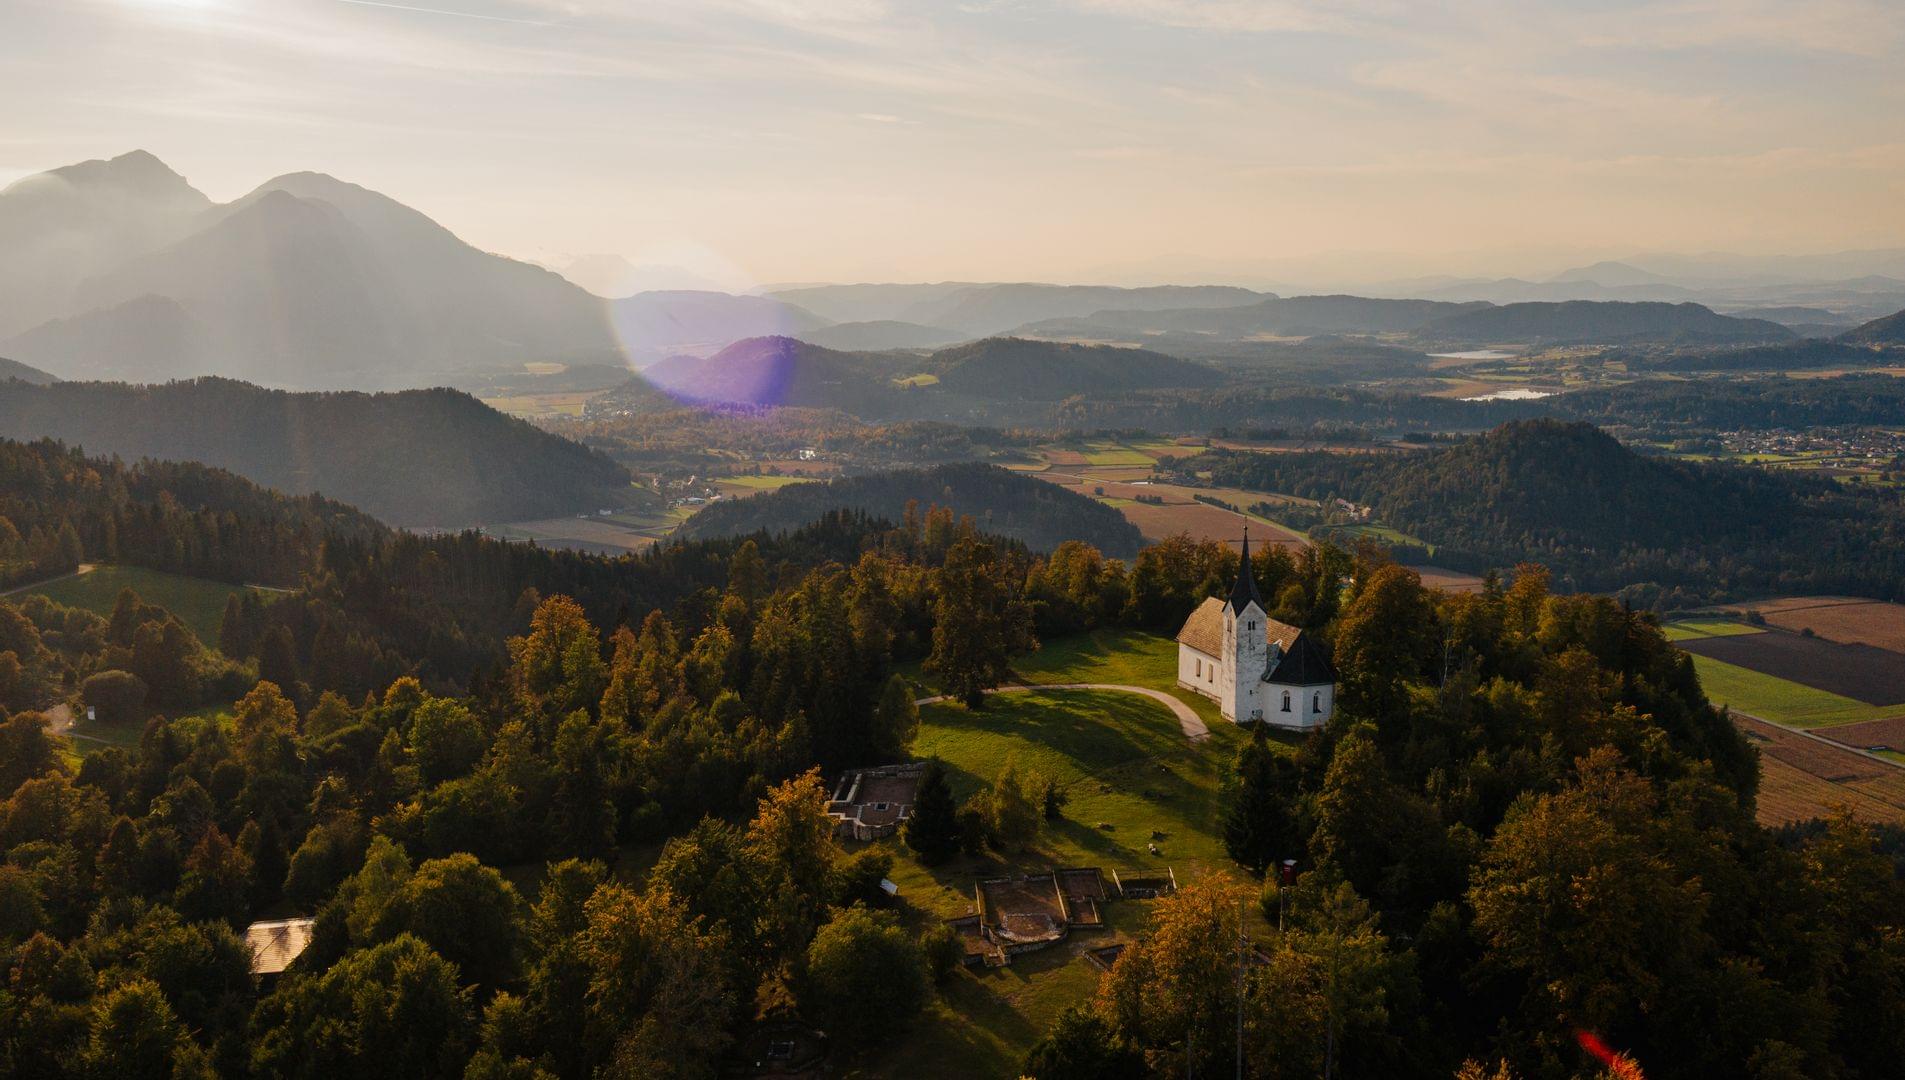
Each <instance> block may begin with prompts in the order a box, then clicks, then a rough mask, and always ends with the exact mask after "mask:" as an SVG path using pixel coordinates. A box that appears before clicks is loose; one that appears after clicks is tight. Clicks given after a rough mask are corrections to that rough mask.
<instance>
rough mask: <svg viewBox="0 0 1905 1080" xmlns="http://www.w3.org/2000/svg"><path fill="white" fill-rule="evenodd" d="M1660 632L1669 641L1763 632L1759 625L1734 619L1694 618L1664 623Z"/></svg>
mask: <svg viewBox="0 0 1905 1080" xmlns="http://www.w3.org/2000/svg"><path fill="white" fill-rule="evenodd" d="M1660 632H1661V633H1662V634H1665V635H1666V637H1667V640H1668V641H1692V640H1694V639H1696V638H1710V637H1733V636H1735V635H1739V634H1759V633H1763V632H1764V631H1762V630H1761V629H1760V628H1759V627H1757V626H1748V625H1746V624H1745V623H1743V622H1734V621H1733V620H1732V619H1716V618H1693V619H1675V620H1673V621H1672V622H1668V623H1662V624H1661V626H1660Z"/></svg>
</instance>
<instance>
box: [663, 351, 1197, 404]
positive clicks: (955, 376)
mask: <svg viewBox="0 0 1905 1080" xmlns="http://www.w3.org/2000/svg"><path fill="white" fill-rule="evenodd" d="M641 378H642V379H643V380H645V381H646V382H647V383H648V384H650V385H652V386H653V387H655V388H656V389H658V390H661V391H664V392H666V393H667V394H668V395H669V396H670V397H672V398H673V399H675V400H678V401H689V402H697V403H703V404H726V405H778V406H796V407H808V408H833V409H841V410H844V411H846V412H850V413H853V414H855V415H858V416H861V417H864V418H868V419H896V418H930V417H947V418H957V417H964V416H967V415H969V414H970V413H971V412H972V411H973V410H975V409H989V408H1002V409H1004V410H1006V411H1007V412H1011V410H1013V409H1014V408H1015V407H1023V406H1028V405H1029V406H1034V407H1037V406H1039V405H1041V403H1052V402H1057V401H1060V400H1063V399H1065V398H1068V397H1073V396H1076V395H1081V394H1082V395H1089V394H1093V393H1114V392H1125V391H1132V390H1152V389H1196V388H1204V387H1212V386H1217V385H1220V384H1222V383H1223V382H1224V381H1225V376H1224V375H1223V373H1222V372H1220V371H1217V370H1216V369H1214V368H1211V367H1208V366H1206V365H1203V364H1199V363H1195V362H1193V361H1189V360H1182V359H1179V358H1178V357H1175V356H1166V355H1165V354H1163V353H1157V352H1152V351H1150V350H1147V349H1130V348H1119V347H1114V346H1108V345H1074V344H1070V343H1065V342H1051V341H1034V340H1026V339H1022V338H985V339H982V340H980V341H974V342H968V343H966V344H964V345H955V346H952V347H950V348H946V349H940V350H938V351H936V352H933V353H930V354H925V355H921V354H920V353H917V352H912V351H902V350H887V351H866V352H847V351H842V350H835V349H826V348H822V347H820V346H818V345H813V344H810V343H808V342H805V341H801V340H799V339H797V338H791V337H784V336H776V337H762V338H750V339H748V340H745V341H738V342H735V343H734V344H733V345H730V346H728V347H727V348H725V349H723V350H721V351H720V352H718V353H716V354H714V355H713V356H705V357H702V356H689V355H680V356H672V357H669V358H668V359H666V360H662V361H660V362H658V363H656V364H653V365H651V366H650V367H648V368H647V369H646V370H645V371H643V372H642V373H641ZM1014 415H1016V413H1015V414H1014Z"/></svg>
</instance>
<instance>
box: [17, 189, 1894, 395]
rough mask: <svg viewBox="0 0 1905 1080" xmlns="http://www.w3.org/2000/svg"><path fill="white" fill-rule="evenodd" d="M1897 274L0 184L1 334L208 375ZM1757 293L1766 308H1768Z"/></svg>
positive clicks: (1740, 307) (1034, 332) (1531, 303)
mask: <svg viewBox="0 0 1905 1080" xmlns="http://www.w3.org/2000/svg"><path fill="white" fill-rule="evenodd" d="M556 265H560V266H563V267H565V269H566V270H567V272H568V273H570V274H572V275H574V276H575V277H576V278H577V279H578V280H585V281H589V282H591V283H593V284H594V285H595V286H596V287H597V288H598V289H601V290H603V291H605V292H614V293H619V292H620V290H621V289H623V288H625V287H627V286H628V285H629V284H632V283H638V282H640V281H642V280H649V281H653V280H660V278H658V277H656V276H655V275H647V274H646V273H645V272H644V271H642V270H641V268H639V267H636V266H634V265H633V264H631V263H629V262H628V260H626V259H623V258H621V257H620V256H609V255H604V256H589V257H585V258H576V259H568V260H560V261H557V262H556ZM1696 271H1697V273H1696ZM1855 271H1856V272H1857V273H1856V274H1854V273H1853V272H1855ZM1683 273H1684V275H1685V276H1682V274H1683ZM1780 273H1785V274H1787V275H1788V277H1786V278H1782V277H1780V276H1779V275H1780ZM1893 273H1900V274H1905V255H1901V254H1900V253H1895V252H1868V253H1848V254H1846V255H1843V256H1837V257H1824V256H1821V257H1808V258H1805V259H1798V260H1789V261H1786V262H1779V261H1777V260H1775V261H1772V262H1765V261H1761V262H1753V261H1751V260H1746V261H1740V260H1734V261H1732V262H1727V261H1725V260H1719V261H1717V262H1716V261H1712V260H1709V261H1708V262H1698V261H1686V260H1682V261H1680V262H1675V261H1674V260H1673V259H1671V258H1668V257H1665V256H1661V257H1655V256H1647V257H1645V258H1637V259H1635V260H1628V261H1623V262H1603V263H1596V264H1593V265H1588V266H1582V267H1578V268H1575V269H1572V270H1568V271H1565V272H1563V273H1561V274H1558V275H1555V276H1554V277H1553V278H1552V279H1550V280H1547V281H1540V282H1534V281H1520V280H1517V279H1503V280H1500V281H1494V282H1487V281H1473V280H1469V281H1461V280H1454V279H1445V280H1442V281H1439V282H1427V281H1424V282H1418V283H1416V284H1415V285H1413V286H1410V287H1409V288H1410V289H1411V290H1412V291H1411V293H1410V295H1406V296H1403V295H1396V296H1378V297H1366V296H1347V295H1328V296H1316V295H1296V296H1279V295H1276V294H1271V293H1265V292H1258V291H1254V290H1251V289H1244V288H1237V287H1231V286H1221V285H1196V286H1176V285H1160V286H1147V287H1139V288H1121V287H1114V286H1100V285H1057V284H1047V283H1040V282H1016V283H1012V282H1008V283H1000V282H959V281H954V282H935V283H925V284H877V283H875V284H859V285H797V286H786V287H781V288H775V289H771V290H768V291H766V292H764V293H761V294H743V295H737V294H733V293H727V292H720V291H715V290H711V289H707V290H703V289H672V290H649V291H638V292H634V293H632V294H629V295H613V296H612V297H608V298H605V297H604V296H602V295H598V294H596V293H592V292H590V291H588V290H586V289H584V288H583V287H581V286H580V285H578V284H576V283H575V281H572V280H569V279H567V278H564V277H563V276H561V275H559V274H557V273H555V272H553V271H551V270H549V269H546V268H545V267H543V266H539V265H536V264H533V263H528V262H523V261H519V260H516V259H511V258H506V257H504V256H501V255H497V254H493V253H490V252H485V251H482V250H480V249H478V248H476V247H474V246H472V245H470V244H468V243H467V242H465V241H464V240H462V239H460V238H458V237H457V236H456V235H455V234H453V233H452V232H450V231H449V230H448V229H445V228H444V227H442V226H441V225H439V224H437V223H436V222H434V221H432V220H431V219H430V218H428V217H427V216H425V215H424V214H422V213H419V212H418V211H416V210H414V209H411V208H410V207H407V206H405V205H403V204H402V203H399V202H397V201H396V200H394V199H391V198H389V197H388V196H385V195H382V194H379V193H377V192H375V191H371V190H369V189H366V188H363V187H360V186H357V185H355V184H351V183H347V182H345V181H342V180H338V179H336V178H333V177H330V176H326V175H323V174H321V173H314V172H299V173H292V174H288V175H285V176H280V177H277V178H275V179H272V180H269V181H266V182H265V183H263V184H260V185H259V186H258V187H257V188H255V189H254V190H252V191H251V192H249V193H247V194H246V195H244V196H242V197H240V198H238V199H235V200H233V201H231V202H228V203H216V202H214V201H213V200H211V199H209V198H208V197H207V196H205V195H204V194H203V193H202V192H200V191H198V190H197V189H195V188H194V187H192V185H191V184H190V183H188V182H187V181H186V179H185V178H184V177H182V176H180V175H179V174H178V173H176V172H174V171H173V170H172V169H170V168H169V167H167V166H166V165H165V164H164V163H163V162H162V161H160V160H159V159H158V158H156V157H154V156H153V155H151V154H149V153H146V152H144V151H134V152H132V153H128V154H124V155H121V156H119V157H116V158H112V159H110V160H102V161H87V162H81V163H78V164H75V165H69V166H65V167H62V168H58V169H54V170H52V171H50V172H46V173H41V174H38V175H36V176H30V177H27V178H25V179H23V180H20V181H18V182H16V183H14V184H13V185H11V186H9V187H7V188H6V189H5V190H4V191H0V356H5V357H8V358H11V359H12V360H14V361H17V362H19V363H21V364H24V365H27V366H28V367H30V368H33V369H37V370H40V371H43V372H45V373H48V374H50V375H51V376H57V377H60V378H64V379H76V380H97V379H107V380H114V379H117V380H127V381H133V382H157V381H163V380H167V379H177V378H191V377H196V376H200V375H222V376H228V377H234V378H240V379H243V380H246V381H250V382H254V383H258V384H262V385H269V386H278V387H284V388H291V389H337V388H356V389H400V388H407V387H418V386H428V385H454V386H462V387H465V388H473V387H478V386H488V385H494V384H495V382H496V380H497V379H498V378H503V377H508V376H509V375H510V374H511V373H515V374H518V375H519V374H521V373H523V372H524V371H525V370H526V366H528V365H533V366H534V368H535V369H536V370H538V371H541V370H545V369H549V368H552V367H556V368H562V369H575V370H593V371H600V372H603V373H605V374H608V373H613V372H614V371H617V370H621V369H626V368H627V367H631V366H632V367H637V368H639V367H643V366H646V365H649V364H654V363H658V362H663V361H669V362H670V363H671V364H673V365H674V366H675V367H677V368H679V367H681V366H682V365H683V363H684V362H682V361H673V360H670V358H674V357H681V356H693V357H702V358H707V357H712V356H714V355H716V354H719V353H720V352H721V351H722V350H724V349H726V348H728V347H729V346H731V345H733V344H735V343H736V342H740V341H745V340H748V339H753V338H761V337H790V338H800V339H802V340H804V341H806V342H808V343H809V344H812V345H815V346H819V347H821V348H824V349H834V350H839V351H842V352H849V351H859V352H899V351H911V352H913V353H915V354H918V355H926V354H927V353H929V352H930V350H934V349H943V348H945V347H947V346H951V345H955V344H957V343H959V342H962V341H972V340H975V339H983V338H987V337H996V336H1000V335H1012V336H1015V337H1020V338H1042V339H1051V340H1066V341H1075V342H1079V343H1087V344H1090V343H1103V342H1107V341H1115V342H1125V343H1130V344H1139V345H1153V344H1154V345H1157V346H1162V347H1165V348H1169V349H1171V350H1172V351H1179V352H1184V351H1188V352H1193V353H1195V354H1196V355H1200V356H1202V355H1208V353H1206V352H1204V351H1200V349H1199V346H1200V344H1208V343H1225V342H1230V343H1236V342H1252V341H1258V340H1261V339H1275V338H1303V337H1311V336H1317V335H1332V334H1349V335H1376V334H1383V335H1403V334H1418V335H1426V336H1424V337H1423V340H1425V341H1428V340H1433V341H1437V342H1442V341H1477V342H1489V341H1499V340H1529V341H1576V340H1588V339H1592V340H1595V341H1599V342H1606V343H1622V342H1648V343H1656V344H1660V343H1664V344H1680V343H1687V342H1703V343H1741V342H1747V341H1778V340H1781V339H1783V338H1786V337H1790V336H1791V333H1792V332H1798V333H1801V334H1804V335H1807V336H1817V337H1827V336H1832V335H1835V334H1839V333H1842V332H1844V331H1845V330H1846V329H1847V328H1849V327H1851V326H1853V325H1855V324H1856V323H1857V322H1859V321H1861V320H1864V319H1869V318H1872V317H1873V316H1876V315H1883V314H1885V313H1888V312H1890V311H1894V310H1897V309H1898V308H1899V307H1901V306H1905V279H1901V278H1898V277H1893V276H1890V275H1891V274H1893ZM1835 274H1844V275H1851V276H1834V275H1835ZM664 276H665V275H664ZM683 278H684V275H673V279H674V280H682V279H683ZM1398 287H1400V286H1398ZM1714 290H1720V291H1718V292H1715V291H1714ZM1694 299H1697V300H1699V301H1700V302H1701V305H1704V306H1699V305H1695V304H1692V303H1690V302H1689V301H1690V300H1694ZM1588 301H1595V302H1597V303H1588ZM1544 304H1545V305H1547V307H1545V308H1544V307H1542V306H1541V305H1544ZM1583 305H1585V306H1583ZM1491 306H1493V307H1495V308H1496V309H1497V311H1496V313H1489V312H1488V311H1486V310H1484V309H1487V308H1490V307H1491ZM1753 308H1767V309H1775V310H1768V311H1766V312H1764V313H1763V314H1764V315H1766V316H1768V318H1765V319H1761V318H1759V315H1760V314H1762V313H1760V312H1751V311H1750V310H1749V309H1753ZM1792 309H1805V310H1792ZM1670 312H1671V313H1670ZM1702 313H1704V314H1702ZM1729 313H1734V314H1746V315H1748V316H1749V317H1747V318H1744V319H1740V318H1734V317H1733V316H1732V315H1729ZM1463 316H1465V317H1463ZM1458 317H1460V318H1458ZM1775 324H1778V325H1777V326H1775ZM1431 328H1433V329H1431ZM895 364H896V366H898V367H905V366H906V364H905V363H903V362H899V361H895ZM923 373H926V374H936V375H937V374H941V373H938V372H933V371H931V370H925V371H924V372H923ZM907 374H909V373H907V372H899V373H898V375H899V377H905V376H906V375H907ZM1101 374H1102V372H1101ZM664 375H669V373H668V372H666V371H665V372H664ZM670 377H672V376H670ZM737 378H740V376H737ZM705 379H706V373H705V371H704V372H702V373H701V374H696V375H693V376H692V380H700V381H705ZM1029 379H1030V375H1029V373H1028V374H1027V377H1026V378H1025V379H1019V380H1016V381H1014V382H1012V383H1011V384H1010V385H1014V386H1020V387H1024V386H1028V385H1030V383H1029V381H1028V380H1029ZM692 380H691V381H692ZM729 381H730V382H733V381H735V380H729ZM595 385H603V384H602V383H600V382H598V383H596V384H595ZM1092 388H1093V387H1092V386H1090V385H1081V386H1079V387H1077V389H1078V392H1086V391H1089V390H1090V389H1092ZM722 392H723V393H726V392H727V391H725V390H723V391H722ZM950 392H951V391H943V392H942V393H950Z"/></svg>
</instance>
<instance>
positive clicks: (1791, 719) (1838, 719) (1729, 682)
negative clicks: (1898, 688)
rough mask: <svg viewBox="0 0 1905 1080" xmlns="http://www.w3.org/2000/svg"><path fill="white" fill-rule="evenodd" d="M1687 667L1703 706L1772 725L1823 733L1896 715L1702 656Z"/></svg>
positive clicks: (1888, 707) (1896, 709) (1884, 707)
mask: <svg viewBox="0 0 1905 1080" xmlns="http://www.w3.org/2000/svg"><path fill="white" fill-rule="evenodd" d="M1693 667H1694V670H1696V671H1698V672H1699V673H1700V685H1701V686H1703V687H1705V688H1706V692H1707V698H1708V700H1710V701H1712V702H1713V703H1714V704H1716V705H1728V706H1731V707H1732V708H1735V709H1738V710H1740V711H1741V712H1743V713H1747V714H1750V715H1752V716H1757V717H1759V718H1760V719H1762V720H1770V721H1772V722H1773V723H1775V724H1786V725H1788V726H1790V727H1801V728H1811V727H1829V726H1831V725H1833V724H1853V723H1857V722H1859V721H1861V720H1882V719H1884V718H1886V717H1888V716H1897V715H1898V713H1899V706H1897V705H1867V704H1865V703H1864V702H1860V701H1854V700H1853V699H1851V698H1849V697H1842V696H1840V695H1838V694H1832V693H1827V692H1826V691H1824V690H1815V689H1813V688H1812V687H1810V686H1803V685H1801V684H1799V683H1796V682H1793V681H1792V680H1790V679H1782V678H1779V677H1778V676H1776V675H1767V674H1764V673H1763V672H1758V671H1753V670H1751V669H1749V668H1743V667H1740V666H1739V665H1737V664H1729V663H1726V662H1725V661H1722V660H1715V659H1713V658H1711V657H1707V656H1695V657H1694V658H1693Z"/></svg>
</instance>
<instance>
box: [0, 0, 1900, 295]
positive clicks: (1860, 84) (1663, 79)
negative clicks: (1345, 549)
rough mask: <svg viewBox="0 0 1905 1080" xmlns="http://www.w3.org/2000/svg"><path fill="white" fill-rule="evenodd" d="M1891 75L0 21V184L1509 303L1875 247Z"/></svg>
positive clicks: (1238, 27) (946, 273) (1543, 45)
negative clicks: (321, 201) (1767, 257)
mask: <svg viewBox="0 0 1905 1080" xmlns="http://www.w3.org/2000/svg"><path fill="white" fill-rule="evenodd" d="M1902 73H1905V0H1809V2H1795V0H1693V2H1684V3H1633V2H1618V0H1463V2H1454V3H1427V2H1413V0H1328V2H1324V0H1315V2H1311V0H1213V2H1208V3H1205V2H1198V0H966V2H952V0H946V2H933V3H924V2H921V3H912V2H904V0H621V2H613V0H418V2H417V3H416V4H414V5H410V4H400V3H397V2H395V0H393V2H390V3H370V2H369V0H0V183H3V182H7V181H11V180H12V179H14V178H16V177H17V176H19V175H23V174H25V173H29V172H36V171H39V170H42V169H45V168H49V167H52V166H55V165H59V164H63V163H66V162H69V161H74V160H80V159H84V158H89V157H104V156H111V155H114V154H117V153H121V152H124V151H126V150H129V149H132V148H135V147H143V148H145V149H148V150H151V151H152V152H154V153H156V154H158V155H159V156H160V157H162V158H164V159H165V160H166V161H167V162H168V163H170V164H171V165H172V166H173V167H174V168H175V169H177V170H179V171H180V172H182V173H184V174H185V176H186V177H187V178H188V179H190V180H191V181H192V182H193V183H194V184H196V185H197V186H199V187H200V188H201V189H202V190H204V191H206V192H207V193H208V194H210V195H211V196H212V197H214V198H218V199H227V198H231V197H234V196H236V195H239V194H241V193H243V192H244V191H246V190H248V189H249V188H250V187H252V186H253V185H255V184H257V183H258V182H260V181H262V180H264V179H266V178H268V177H270V176H274V175H277V174H279V173H283V172H289V171H294V170H300V169H314V170H318V171H322V172H328V173H331V174H333V175H336V176H339V177H342V178H344V179H348V180H351V181H355V182H357V183H361V184H364V185H366V186H368V187H373V188H376V189H378V190H381V191H383V192H385V193H387V194H390V195H392V196H394V197H396V198H398V199H401V200H403V201H404V202H407V203H410V204H411V205H413V206H416V207H417V208H419V209H421V210H423V211H424V212H426V213H428V214H430V215H431V216H433V217H435V218H436V219H438V220H439V221H441V222H443V223H444V224H445V225H447V226H449V227H450V228H452V229H454V230H455V231H456V232H458V233H459V234H461V235H462V236H464V237H465V238H466V239H468V240H470V241H472V242H473V243H476V244H478V245H481V246H483V247H486V248H490V249H492V250H498V251H503V252H507V253H510V254H516V255H523V256H529V257H536V256H539V255H546V254H550V253H558V252H597V251H608V252H619V253H623V254H627V255H630V256H633V257H635V258H637V259H638V260H647V261H658V262H675V263H684V264H689V265H692V266H694V267H696V268H697V269H701V270H703V271H704V272H706V271H711V270H714V269H720V268H725V269H726V273H727V275H728V276H729V278H730V279H731V281H732V283H739V282H738V280H732V279H747V280H753V281H796V280H927V279H939V278H981V279H1025V278H1039V279H1046V280H1120V281H1134V280H1141V279H1147V278H1149V279H1155V278H1179V279H1189V278H1194V277H1202V278H1213V277H1233V278H1240V279H1241V278H1245V277H1253V276H1254V277H1255V278H1257V279H1260V280H1274V279H1276V278H1278V277H1287V276H1290V274H1289V273H1286V272H1289V271H1294V272H1299V273H1303V274H1307V275H1309V276H1310V277H1311V278H1312V279H1313V280H1314V279H1317V278H1320V277H1323V276H1326V271H1329V270H1334V269H1341V270H1342V272H1344V273H1355V274H1362V275H1366V276H1378V277H1380V276H1387V275H1394V276H1402V275H1407V274H1417V273H1430V272H1437V271H1449V272H1471V271H1478V270H1480V271H1488V272H1508V271H1515V272H1523V273H1532V272H1539V271H1541V270H1544V269H1547V270H1553V269H1559V268H1560V267H1561V266H1563V265H1565V264H1566V263H1567V262H1569V261H1573V260H1576V259H1577V257H1579V258H1589V257H1600V256H1619V255H1624V254H1630V253H1633V252H1636V251H1644V250H1682V251H1699V250H1734V251H1745V252H1752V253H1763V252H1780V251H1788V252H1813V251H1826V250H1835V249H1842V248H1870V247H1883V246H1896V245H1901V244H1905V74H1902ZM1318 256H1326V257H1322V258H1319V257H1318ZM1298 268H1300V269H1298Z"/></svg>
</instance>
